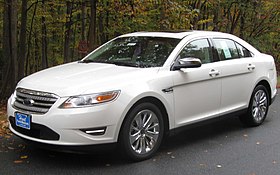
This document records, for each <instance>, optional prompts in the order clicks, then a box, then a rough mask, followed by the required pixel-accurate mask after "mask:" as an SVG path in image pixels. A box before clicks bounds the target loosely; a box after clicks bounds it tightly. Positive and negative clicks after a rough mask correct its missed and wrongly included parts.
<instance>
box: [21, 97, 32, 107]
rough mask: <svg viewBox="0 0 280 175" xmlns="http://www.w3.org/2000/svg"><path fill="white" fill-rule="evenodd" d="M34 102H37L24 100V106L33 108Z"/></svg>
mask: <svg viewBox="0 0 280 175" xmlns="http://www.w3.org/2000/svg"><path fill="white" fill-rule="evenodd" d="M34 102H35V101H34V100H32V99H28V98H27V99H24V100H23V104H24V105H27V106H32V105H33V104H34Z"/></svg>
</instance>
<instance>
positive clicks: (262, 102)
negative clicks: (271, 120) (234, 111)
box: [239, 85, 270, 127]
mask: <svg viewBox="0 0 280 175" xmlns="http://www.w3.org/2000/svg"><path fill="white" fill-rule="evenodd" d="M269 99H270V98H269V95H268V91H267V89H266V87H265V86H263V85H258V86H257V87H256V88H255V89H254V91H253V93H252V96H251V99H250V103H249V107H248V109H247V113H246V114H245V115H243V116H240V117H239V118H240V120H241V122H242V123H244V124H245V125H246V126H250V127H252V126H259V125H261V124H262V123H263V122H264V120H265V118H266V116H267V112H268V108H269Z"/></svg>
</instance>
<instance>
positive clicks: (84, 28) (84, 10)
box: [81, 0, 86, 41]
mask: <svg viewBox="0 0 280 175" xmlns="http://www.w3.org/2000/svg"><path fill="white" fill-rule="evenodd" d="M81 10H82V15H81V16H82V29H81V33H82V36H81V37H82V40H83V41H84V40H85V39H86V37H85V31H86V2H85V1H84V0H83V1H82V9H81Z"/></svg>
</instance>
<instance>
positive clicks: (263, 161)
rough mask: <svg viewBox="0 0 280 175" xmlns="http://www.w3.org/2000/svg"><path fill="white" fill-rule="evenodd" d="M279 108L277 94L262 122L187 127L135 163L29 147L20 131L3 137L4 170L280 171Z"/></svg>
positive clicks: (0, 173) (113, 154) (0, 165)
mask: <svg viewBox="0 0 280 175" xmlns="http://www.w3.org/2000/svg"><path fill="white" fill-rule="evenodd" d="M278 91H279V89H278ZM279 107H280V97H279V96H277V98H276V100H275V102H274V103H273V104H272V105H271V106H270V110H269V114H268V116H267V119H266V121H265V122H264V123H263V125H261V126H259V127H253V128H247V127H244V126H243V125H242V124H241V123H240V122H239V120H238V118H237V117H234V118H227V119H223V120H221V121H218V122H215V123H211V124H207V125H204V126H200V127H197V128H193V129H190V130H186V131H184V132H182V133H180V134H178V135H175V136H172V137H170V138H168V139H167V140H166V141H165V143H164V144H163V145H162V147H161V149H160V150H159V151H158V153H157V154H156V156H155V157H153V158H151V159H149V160H146V161H142V162H137V163H133V162H129V161H126V160H124V159H123V158H121V157H120V155H119V154H118V152H117V151H115V150H113V151H110V152H99V153H98V154H97V153H95V154H88V155H80V154H70V153H58V152H53V151H46V150H41V149H37V148H34V147H31V146H28V145H26V144H25V143H24V142H23V141H22V140H21V139H19V138H17V137H16V136H11V137H10V138H0V175H9V174H18V175H25V174H26V175H32V174H52V175H55V174H59V175H66V174H67V175H71V174H75V175H76V174H79V175H80V174H86V175H90V174H94V175H98V174H104V175H107V174H133V175H138V174H145V175H150V174H151V175H157V174H160V175H164V174H182V175H183V174H184V175H185V174H190V175H208V174H209V175H279V174H280V137H279V136H280V115H279V114H280V108H279Z"/></svg>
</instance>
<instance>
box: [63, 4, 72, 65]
mask: <svg viewBox="0 0 280 175" xmlns="http://www.w3.org/2000/svg"><path fill="white" fill-rule="evenodd" d="M72 6H73V4H72V2H70V1H66V8H67V10H66V14H67V16H66V23H65V28H66V29H65V30H66V31H65V35H64V63H68V62H70V37H71V34H72V30H71V25H72Z"/></svg>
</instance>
